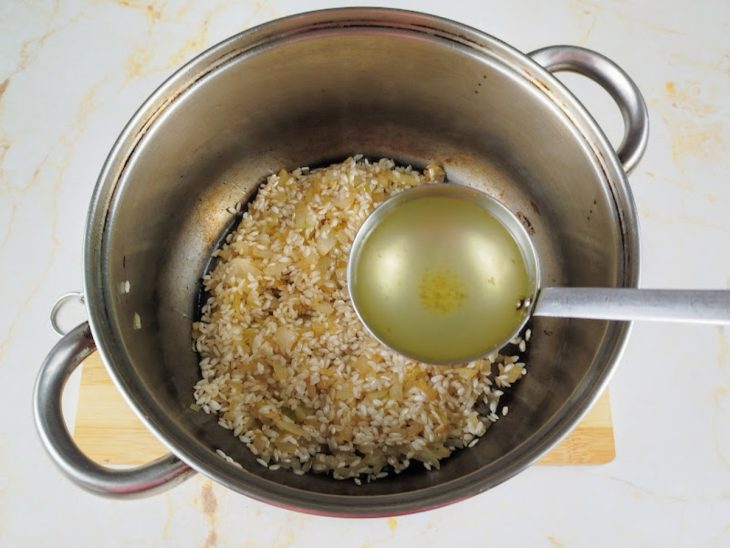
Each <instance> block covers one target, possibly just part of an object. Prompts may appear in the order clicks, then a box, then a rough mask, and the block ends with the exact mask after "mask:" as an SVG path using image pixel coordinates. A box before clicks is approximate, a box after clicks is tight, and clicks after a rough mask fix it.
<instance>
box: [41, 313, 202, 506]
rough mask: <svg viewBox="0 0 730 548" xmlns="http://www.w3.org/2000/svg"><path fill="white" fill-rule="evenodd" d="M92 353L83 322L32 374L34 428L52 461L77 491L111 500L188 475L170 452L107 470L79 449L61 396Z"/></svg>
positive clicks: (166, 485)
mask: <svg viewBox="0 0 730 548" xmlns="http://www.w3.org/2000/svg"><path fill="white" fill-rule="evenodd" d="M95 350H96V344H95V343H94V339H93V337H92V335H91V330H90V329H89V324H88V322H84V323H82V324H81V325H79V326H77V327H76V328H74V329H73V330H71V331H69V332H68V333H67V334H66V335H64V336H63V338H62V339H61V340H60V341H58V343H57V344H56V345H55V346H54V347H53V349H52V350H51V351H50V352H49V354H48V356H46V359H45V360H44V361H43V365H42V366H41V370H40V372H39V373H38V379H37V380H36V384H35V389H34V392H33V411H34V415H35V424H36V428H37V429H38V433H39V434H40V437H41V441H42V442H43V445H44V446H45V448H46V450H47V451H48V453H49V455H50V456H51V458H52V459H53V461H54V462H55V463H56V464H57V465H58V466H59V468H61V471H62V472H63V473H64V474H66V476H68V477H69V478H70V479H71V481H73V482H74V483H76V484H77V485H79V486H80V487H83V488H84V489H86V490H87V491H90V492H92V493H95V494H97V495H104V496H108V497H115V498H132V497H140V496H145V495H151V494H154V493H157V492H159V491H163V490H165V489H167V488H169V487H172V486H173V485H176V484H178V483H180V482H181V481H183V480H185V479H187V478H188V477H190V476H191V475H192V474H194V473H195V472H194V471H193V469H192V468H190V467H189V466H188V465H187V464H185V463H184V462H182V461H181V460H180V459H178V458H177V457H176V456H175V455H172V454H170V455H166V456H164V457H160V458H159V459H157V460H154V461H152V462H150V463H148V464H145V465H143V466H138V467H135V468H128V469H113V468H107V467H105V466H101V465H99V464H97V463H95V462H94V461H92V460H91V459H89V458H88V457H87V456H86V455H84V454H83V453H82V452H81V451H80V450H79V448H78V446H77V445H76V443H75V442H74V440H73V438H72V437H71V434H70V433H69V431H68V428H67V427H66V423H65V421H64V420H63V412H62V410H61V396H62V394H63V389H64V386H65V385H66V381H67V380H68V378H69V377H70V376H71V373H72V372H73V371H74V369H76V368H77V367H78V366H79V365H80V364H81V362H82V361H84V359H85V358H86V357H87V356H89V355H90V354H91V353H92V352H94V351H95Z"/></svg>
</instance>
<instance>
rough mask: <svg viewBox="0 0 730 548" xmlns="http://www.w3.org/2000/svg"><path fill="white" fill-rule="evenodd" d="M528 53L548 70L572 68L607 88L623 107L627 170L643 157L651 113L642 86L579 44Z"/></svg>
mask: <svg viewBox="0 0 730 548" xmlns="http://www.w3.org/2000/svg"><path fill="white" fill-rule="evenodd" d="M529 56H530V57H532V59H533V60H534V61H535V62H537V63H538V64H540V65H542V66H543V67H544V68H545V69H546V70H548V71H549V72H561V71H569V72H575V73H578V74H582V75H583V76H587V77H588V78H590V79H591V80H593V81H594V82H596V83H597V84H598V85H599V86H601V87H602V88H603V89H605V90H606V91H607V92H608V93H609V94H610V95H611V97H613V99H614V101H616V104H617V105H618V108H619V109H620V110H621V115H622V116H623V119H624V137H623V139H622V141H621V144H620V145H619V147H618V151H617V155H618V158H619V160H620V161H621V163H622V164H623V168H624V171H625V172H626V173H629V172H631V170H633V169H634V168H635V167H636V165H637V164H638V163H639V160H641V157H642V156H643V155H644V150H646V143H647V141H648V139H649V113H648V111H647V109H646V103H645V102H644V98H643V97H642V96H641V92H640V91H639V88H638V87H636V84H635V83H634V81H633V80H632V79H631V78H630V77H629V75H628V74H626V73H625V72H624V71H623V69H622V68H621V67H619V66H618V65H617V64H616V63H614V62H613V61H611V60H610V59H609V58H608V57H605V56H603V55H601V54H600V53H596V52H595V51H592V50H589V49H586V48H580V47H577V46H548V47H546V48H541V49H538V50H535V51H533V52H530V53H529Z"/></svg>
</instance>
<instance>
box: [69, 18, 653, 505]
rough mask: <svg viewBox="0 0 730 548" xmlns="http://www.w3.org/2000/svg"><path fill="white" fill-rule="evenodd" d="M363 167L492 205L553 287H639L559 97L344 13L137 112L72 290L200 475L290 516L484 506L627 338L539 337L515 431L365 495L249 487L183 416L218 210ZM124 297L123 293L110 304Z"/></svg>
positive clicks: (425, 36)
mask: <svg viewBox="0 0 730 548" xmlns="http://www.w3.org/2000/svg"><path fill="white" fill-rule="evenodd" d="M354 153H363V154H366V155H369V156H371V157H375V158H377V157H380V156H386V157H392V158H394V159H396V160H397V161H398V162H400V163H403V164H407V163H411V164H413V165H415V166H417V167H423V166H425V165H426V164H427V163H428V162H439V163H440V164H441V165H443V166H444V168H445V169H446V172H447V175H448V177H449V179H450V180H452V181H455V182H461V183H465V184H470V185H472V186H474V187H476V188H480V189H482V190H485V191H488V192H489V193H490V194H492V195H494V196H496V197H497V198H498V199H500V200H501V201H502V202H504V203H505V204H506V205H507V207H509V209H510V210H512V211H514V212H515V214H516V215H517V217H518V218H519V219H520V221H521V222H522V224H523V226H525V227H526V228H527V230H528V232H529V233H530V236H531V239H532V241H533V242H534V244H535V248H536V250H537V253H538V255H539V257H540V263H541V265H542V275H543V283H544V284H545V285H550V286H555V285H564V286H569V285H573V286H602V287H624V286H626V287H634V286H635V285H636V283H637V279H638V272H639V264H638V260H639V255H638V229H637V223H636V213H635V208H634V204H633V200H632V198H631V192H630V189H629V187H628V184H627V180H626V176H625V173H624V171H623V169H622V166H621V164H620V163H619V161H618V159H617V158H616V155H615V153H614V151H613V150H612V149H611V147H610V145H609V143H608V141H607V140H606V137H605V136H604V135H603V133H602V132H601V130H600V129H599V128H598V127H597V125H596V124H595V122H594V120H593V119H592V118H591V116H590V115H589V114H588V113H587V112H586V111H585V109H584V108H583V106H582V105H581V104H580V103H579V102H578V101H577V100H576V99H575V97H573V96H572V95H571V94H570V92H569V91H568V90H567V89H566V88H565V87H564V86H563V85H562V84H561V83H560V82H558V81H557V79H555V78H554V77H553V76H552V75H551V74H550V73H549V72H548V71H546V70H545V69H544V68H542V67H540V66H539V65H538V64H537V63H535V62H534V61H533V60H531V59H530V58H529V57H527V56H526V55H524V54H522V53H520V52H518V51H516V50H514V49H513V48H511V47H510V46H508V45H506V44H504V43H502V42H500V41H499V40H497V39H495V38H492V37H491V36H489V35H487V34H484V33H481V32H479V31H477V30H474V29H471V28H469V27H466V26H464V25H461V24H458V23H455V22H452V21H448V20H444V19H440V18H437V17H432V16H428V15H424V14H419V13H413V12H405V11H397V10H383V9H370V8H362V9H361V8H353V9H343V10H327V11H322V12H314V13H309V14H303V15H297V16H293V17H290V18H286V19H281V20H278V21H274V22H272V23H268V24H266V25H262V26H260V27H256V28H254V29H252V30H249V31H246V32H244V33H242V34H239V35H237V36H234V37H232V38H230V39H229V40H226V41H224V42H222V43H221V44H219V45H217V46H215V47H213V48H212V49H210V50H208V51H206V52H205V53H203V54H201V55H200V56H199V57H197V58H196V59H194V60H193V61H191V62H190V63H188V64H187V65H186V66H184V67H183V68H182V69H180V70H179V71H178V72H177V73H175V74H174V75H173V76H172V77H171V78H170V79H169V80H167V81H166V82H165V83H164V84H163V85H162V86H161V87H160V88H159V89H158V90H157V91H156V92H155V93H154V94H153V95H152V96H151V97H150V99H149V100H148V101H147V102H146V103H145V104H144V105H143V106H142V107H141V108H140V110H139V111H138V112H137V113H136V114H135V115H134V117H133V118H132V120H131V121H130V122H129V124H128V125H127V127H126V128H125V129H124V131H123V133H122V134H121V135H120V137H119V139H118V141H117V143H116V144H115V146H114V147H113V149H112V151H111V152H110V155H109V157H108V159H107V161H106V163H105V165H104V168H103V170H102V173H101V175H100V178H99V181H98V183H97V186H96V189H95V192H94V196H93V199H92V202H91V207H90V210H89V217H88V220H87V231H86V237H85V261H84V291H85V295H86V298H87V306H88V312H89V319H90V325H91V330H92V332H93V335H94V339H95V341H96V343H97V345H98V348H99V351H100V353H101V354H102V357H103V360H104V362H105V364H106V366H107V369H108V370H109V373H110V375H111V377H112V379H113V380H114V382H115V383H116V385H117V386H118V387H119V389H120V391H121V392H122V394H123V395H124V396H125V398H126V399H127V401H128V402H129V403H130V405H131V406H132V408H133V409H134V410H135V412H136V413H137V414H138V416H139V417H140V418H141V419H142V420H143V421H144V422H145V424H146V425H147V426H148V427H149V428H150V430H151V431H153V432H154V433H155V434H156V435H157V436H158V437H159V438H160V439H161V440H162V441H163V442H164V443H165V444H166V445H167V446H168V447H169V448H170V449H171V450H172V451H173V453H174V454H175V455H177V456H178V457H179V458H180V459H181V460H183V461H184V462H186V463H187V464H189V465H190V466H191V467H193V468H194V469H196V470H198V471H199V472H202V473H204V474H205V475H206V476H208V477H210V478H212V479H214V480H215V481H217V482H219V483H221V484H223V485H225V486H227V487H229V488H231V489H234V490H236V491H238V492H240V493H243V494H246V495H249V496H251V497H254V498H257V499H259V500H263V501H267V502H270V503H273V504H277V505H281V506H286V507H290V508H295V509H298V510H302V511H307V512H315V513H321V514H333V515H357V516H373V515H392V514H400V513H408V512H414V511H418V510H424V509H427V508H433V507H437V506H441V505H444V504H448V503H450V502H454V501H456V500H459V499H462V498H464V497H468V496H472V495H474V494H476V493H479V492H481V491H484V490H486V489H489V488H490V487H492V486H494V485H496V484H498V483H500V482H502V481H504V480H506V479H508V478H510V477H511V476H513V475H514V474H516V473H517V472H519V471H520V470H522V469H524V468H525V467H526V466H528V465H529V464H530V463H532V462H534V461H535V460H537V459H538V458H539V457H540V455H542V454H543V453H545V452H546V451H547V450H548V449H550V448H551V447H552V446H553V445H554V444H555V443H556V442H557V441H559V440H560V439H561V438H562V437H563V436H564V435H565V434H566V433H567V432H568V431H569V430H570V429H571V428H572V427H573V425H575V423H576V422H577V421H578V420H579V419H580V417H581V416H582V415H583V414H584V413H585V412H586V411H587V410H588V409H589V407H590V405H591V404H592V402H593V401H594V400H595V399H596V397H597V396H598V395H599V393H600V391H601V389H602V388H603V387H604V386H605V384H606V382H607V380H608V379H609V377H610V375H611V373H612V371H613V368H614V366H615V364H616V362H617V361H618V359H619V357H620V355H621V352H622V349H623V347H624V344H625V341H626V338H627V336H628V333H629V328H630V324H628V323H622V322H600V321H599V322H582V321H573V320H563V319H552V318H535V320H534V324H533V326H532V327H533V333H534V335H533V340H532V342H531V349H530V354H529V356H528V361H529V363H530V366H531V369H530V374H529V375H527V376H526V377H525V379H524V380H523V381H522V382H521V383H520V385H519V387H518V389H517V390H515V391H514V393H513V395H512V396H511V398H512V400H511V402H510V413H509V416H507V417H505V418H504V419H501V420H500V421H499V422H498V423H497V424H495V426H494V427H492V428H491V429H490V431H489V435H488V437H487V439H485V440H484V441H483V442H482V443H480V444H479V445H477V446H476V447H475V448H473V449H470V450H468V451H459V452H456V453H455V454H454V455H452V456H451V457H450V458H449V459H447V460H446V461H445V462H444V463H443V466H442V467H441V469H440V470H438V471H430V472H429V471H426V470H422V469H416V468H415V467H414V469H413V470H409V471H406V472H404V473H401V474H400V475H398V476H396V477H393V478H387V479H386V480H385V481H376V482H372V483H370V484H367V485H363V486H361V487H358V486H356V485H354V484H352V483H350V482H338V481H334V480H332V479H330V478H327V477H322V476H318V475H312V474H310V475H305V476H295V475H293V474H290V473H287V472H286V471H283V470H279V471H271V470H267V469H264V468H262V467H261V466H259V465H258V464H257V463H256V462H255V460H254V457H253V455H251V454H250V452H249V451H248V450H247V449H246V448H245V447H244V446H243V445H242V444H240V443H239V442H238V441H237V440H236V439H235V438H234V437H233V436H232V435H231V434H230V432H228V431H226V430H223V429H222V428H220V427H219V426H218V424H217V422H216V419H215V417H212V416H208V415H205V414H204V413H196V412H194V411H192V410H191V409H190V404H191V403H192V402H193V396H192V386H193V385H194V383H195V382H196V381H197V380H198V378H199V370H198V365H197V357H196V355H195V353H194V352H193V351H192V349H191V324H192V321H193V320H194V318H195V315H196V304H195V298H196V294H197V292H198V282H199V279H200V276H201V274H202V272H203V271H204V269H205V267H206V265H207V262H208V260H209V257H210V254H211V252H212V251H213V250H214V249H215V247H216V245H217V242H218V240H219V238H220V237H221V235H222V234H223V233H224V232H225V230H226V229H227V228H228V227H229V226H230V223H231V215H230V214H229V213H228V210H227V209H228V208H229V207H231V206H232V205H234V204H235V203H236V202H238V201H239V200H241V199H242V198H245V197H250V196H251V195H252V194H253V193H254V192H255V189H256V187H257V185H259V184H260V183H261V182H262V181H263V180H264V178H265V177H266V176H267V175H269V174H270V173H272V172H273V171H276V170H279V169H280V168H282V167H286V168H295V167H297V166H303V165H308V166H317V165H322V164H326V163H327V162H330V161H336V160H341V159H342V158H344V157H346V156H347V155H350V154H354ZM125 281H128V282H129V285H130V290H129V292H126V293H122V292H121V291H119V287H120V284H121V283H122V282H125ZM135 318H138V319H139V322H135ZM137 326H138V327H139V328H137ZM216 449H222V450H223V451H225V452H226V453H227V454H229V455H231V456H232V457H233V458H235V459H236V460H237V461H239V462H240V463H241V464H242V466H243V470H239V469H237V468H235V467H233V466H231V465H230V464H228V463H227V462H225V461H224V460H223V459H221V458H220V457H219V456H218V455H217V454H216V453H215V451H216Z"/></svg>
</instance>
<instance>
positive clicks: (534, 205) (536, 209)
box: [530, 200, 540, 215]
mask: <svg viewBox="0 0 730 548" xmlns="http://www.w3.org/2000/svg"><path fill="white" fill-rule="evenodd" d="M530 207H532V210H533V211H534V212H535V213H537V214H538V215H540V208H539V207H538V205H537V204H536V203H535V202H533V201H532V200H530Z"/></svg>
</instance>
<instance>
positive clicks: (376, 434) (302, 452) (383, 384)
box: [193, 157, 530, 484]
mask: <svg viewBox="0 0 730 548" xmlns="http://www.w3.org/2000/svg"><path fill="white" fill-rule="evenodd" d="M443 180H444V172H443V170H442V169H441V168H440V167H439V166H436V165H429V166H427V167H426V169H425V170H424V171H423V173H421V172H418V171H417V170H413V169H411V168H410V167H407V168H403V167H397V166H396V165H395V164H394V163H393V162H392V161H391V160H380V161H379V162H374V163H373V162H369V161H367V160H365V159H362V158H361V157H354V158H349V159H347V160H346V161H344V162H343V163H340V164H335V165H332V166H330V167H327V168H323V169H317V170H312V171H310V170H308V169H306V168H301V169H297V170H294V171H293V172H287V171H281V172H279V173H277V174H275V175H272V176H270V177H269V178H268V180H267V182H266V183H265V184H264V185H262V187H261V188H260V189H259V191H258V194H257V195H256V197H255V199H254V200H253V201H252V202H251V203H250V204H248V209H247V211H246V212H245V213H244V214H243V217H242V219H241V222H240V224H239V225H238V227H237V228H236V229H235V230H234V231H233V232H232V233H230V234H229V235H228V236H227V237H226V239H225V243H224V245H223V246H222V247H221V248H220V249H218V250H217V251H216V252H215V254H214V256H215V257H216V260H217V262H216V264H215V267H214V268H213V270H212V271H211V272H210V273H209V274H207V275H206V276H205V277H204V279H203V285H204V289H205V291H206V292H207V295H208V299H207V302H206V303H205V304H204V306H203V308H202V314H201V318H200V321H198V322H195V323H194V324H193V337H194V341H195V349H196V350H197V352H198V353H199V355H200V358H201V360H200V368H201V372H202V380H200V381H199V382H198V383H197V384H196V386H195V399H196V402H197V405H198V406H200V407H201V408H202V409H203V410H204V411H205V412H206V413H215V414H217V416H218V422H219V423H220V425H221V426H223V427H224V428H227V429H230V430H232V433H233V435H235V436H236V437H237V438H238V439H239V440H240V441H241V442H242V443H244V444H245V445H246V446H247V447H248V448H249V449H250V451H251V452H252V453H253V454H254V455H255V456H256V459H257V461H258V462H259V463H260V464H261V465H263V466H266V467H268V468H269V469H272V470H275V469H278V468H287V469H291V470H292V471H293V472H294V473H295V474H304V473H306V472H308V471H313V472H318V473H327V474H331V475H332V477H334V478H335V479H347V478H352V479H354V481H355V482H356V483H358V484H359V483H361V481H363V480H366V481H370V480H373V479H376V478H381V477H384V476H386V475H388V474H389V473H399V472H401V471H402V470H404V469H406V468H407V467H408V466H409V465H410V464H411V463H412V462H414V461H420V462H421V463H422V464H423V466H425V467H426V468H427V469H431V468H438V467H439V461H440V460H441V459H444V458H445V457H448V456H449V455H450V454H451V453H452V452H453V451H454V450H456V449H459V448H463V447H472V446H474V445H475V444H476V443H477V442H478V441H479V439H480V437H481V436H482V435H483V434H484V433H485V432H486V430H487V429H488V428H489V426H490V425H491V424H492V423H493V422H495V421H496V420H497V419H498V417H499V416H500V415H506V414H507V412H508V409H507V407H505V406H502V407H501V408H500V406H499V400H500V397H501V396H503V393H504V389H505V388H508V387H510V386H511V385H512V384H513V383H515V382H516V381H517V380H518V379H520V378H521V377H522V376H523V375H524V374H525V373H526V369H525V364H524V363H523V362H522V361H521V359H520V357H519V354H520V352H524V351H525V345H526V343H527V341H528V340H529V336H530V332H529V330H528V331H527V332H526V333H525V336H524V338H522V337H520V338H517V339H515V340H513V341H512V343H513V344H514V347H515V351H516V355H502V354H494V355H492V356H489V357H488V358H487V359H482V360H477V361H474V362H471V363H469V364H466V365H463V366H460V367H444V366H433V365H426V364H423V363H419V362H416V361H413V360H410V359H407V358H404V357H403V356H401V355H399V354H397V353H395V352H393V351H391V350H389V349H387V348H385V347H384V346H382V345H381V344H380V343H378V342H377V341H375V340H374V339H373V338H371V337H370V336H369V335H368V334H367V332H366V331H365V328H364V327H363V326H362V325H361V323H360V321H359V320H358V318H357V316H356V314H355V311H354V310H353V308H352V306H351V304H350V301H349V297H348V292H347V287H346V265H347V258H348V252H349V249H350V245H351V243H352V241H353V239H354V237H355V234H356V232H357V230H358V228H359V227H360V225H361V224H362V223H363V222H364V221H365V219H366V217H367V216H368V214H369V213H370V212H371V211H372V210H373V209H374V208H375V207H376V206H377V205H378V204H379V203H380V202H381V201H383V200H384V199H385V198H386V197H387V196H389V195H391V194H393V193H395V192H398V191H401V190H404V189H406V188H410V187H413V186H417V185H424V184H433V183H440V182H443ZM517 350H519V351H520V352H517ZM219 454H220V455H221V456H222V457H224V458H226V460H229V461H230V462H232V463H234V464H237V463H235V462H234V461H233V460H232V459H231V458H230V457H228V455H226V454H225V453H223V452H222V451H219Z"/></svg>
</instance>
